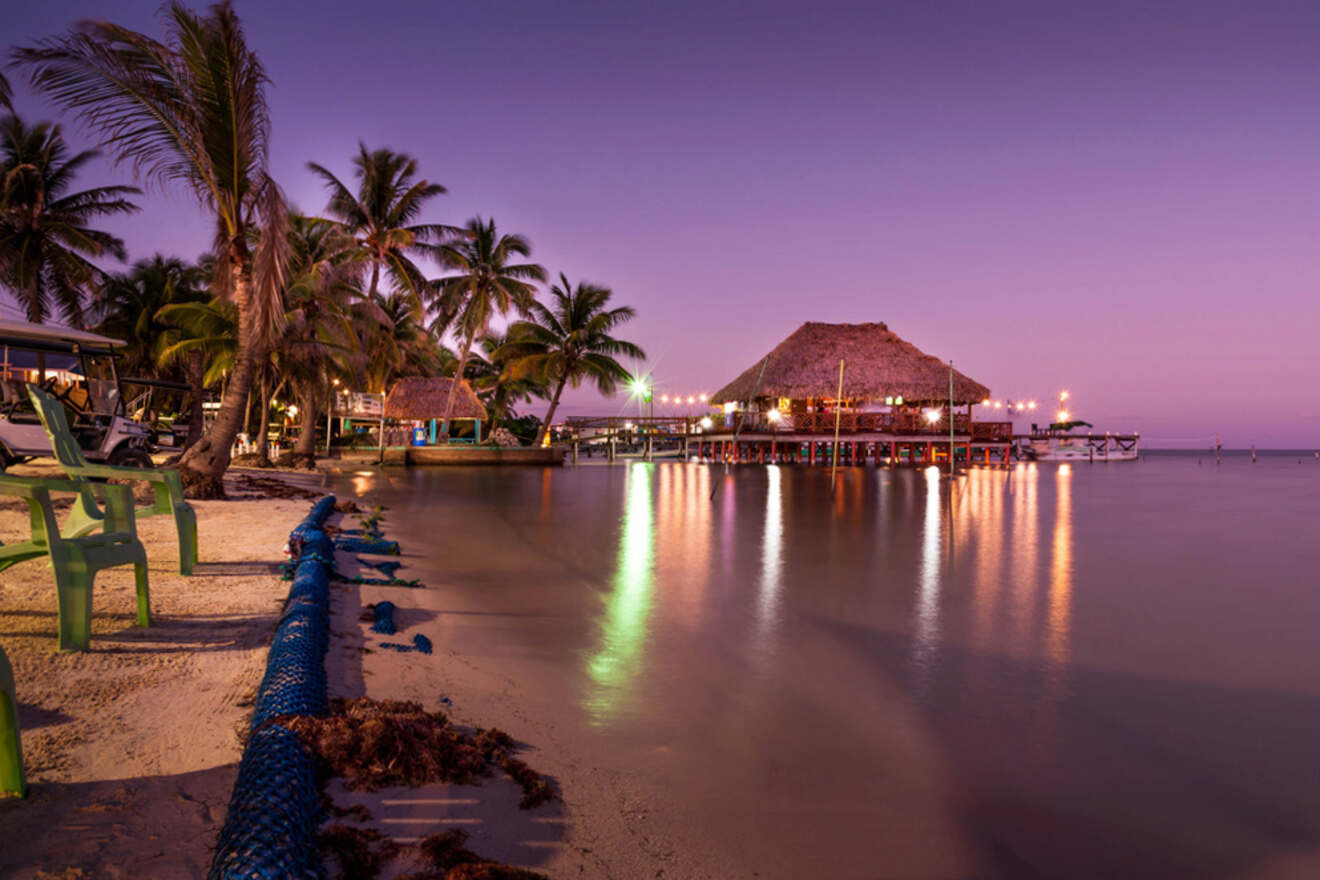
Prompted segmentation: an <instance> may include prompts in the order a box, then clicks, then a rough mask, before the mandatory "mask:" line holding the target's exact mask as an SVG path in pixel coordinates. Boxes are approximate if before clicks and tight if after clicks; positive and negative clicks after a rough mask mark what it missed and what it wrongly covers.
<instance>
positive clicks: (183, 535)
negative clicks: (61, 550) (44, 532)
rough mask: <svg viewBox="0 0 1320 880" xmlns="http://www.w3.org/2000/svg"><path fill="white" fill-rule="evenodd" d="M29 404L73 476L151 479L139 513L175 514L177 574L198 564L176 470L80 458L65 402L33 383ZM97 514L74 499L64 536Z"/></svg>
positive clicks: (78, 531)
mask: <svg viewBox="0 0 1320 880" xmlns="http://www.w3.org/2000/svg"><path fill="white" fill-rule="evenodd" d="M27 390H28V396H29V397H31V398H32V405H33V406H34V407H36V410H37V415H38V416H40V417H41V424H43V425H45V427H46V435H47V436H48V437H50V445H51V449H52V450H54V452H55V459H56V460H57V461H58V462H59V463H60V467H61V468H63V469H64V473H66V474H68V475H69V476H70V477H73V478H75V479H78V478H81V479H108V480H115V479H118V480H141V481H142V482H146V483H150V484H151V488H152V490H153V491H154V492H155V496H156V497H155V500H154V501H153V502H152V503H151V504H149V505H147V506H146V507H140V508H138V510H137V515H138V516H139V517H143V516H160V515H162V514H169V515H171V516H173V517H174V528H175V531H176V532H177V533H178V535H179V574H184V575H188V574H192V572H193V566H194V565H196V564H197V514H195V513H194V512H193V509H192V505H190V504H189V503H188V502H186V501H184V500H183V483H182V481H181V480H180V479H179V472H178V471H174V470H169V469H167V468H133V467H115V466H114V465H108V464H92V463H90V462H89V461H87V459H85V458H83V454H82V448H81V447H80V446H79V445H78V441H77V440H75V439H74V437H73V432H72V431H70V430H69V421H68V418H67V417H66V416H65V414H64V406H63V405H62V404H61V403H60V402H59V401H58V400H56V399H55V398H54V397H52V396H51V395H50V394H48V393H47V392H45V391H42V390H41V389H40V388H38V387H37V386H35V385H32V384H29V385H28V387H27ZM100 519H101V517H100V515H99V514H98V513H97V511H95V510H94V509H92V508H89V507H87V506H86V505H84V504H82V502H81V501H79V502H76V503H75V504H74V506H73V512H72V513H70V514H69V518H68V520H67V521H66V522H65V523H64V535H65V537H72V538H76V537H79V536H81V535H86V534H88V533H89V532H92V531H94V530H95V529H97V528H99V527H100Z"/></svg>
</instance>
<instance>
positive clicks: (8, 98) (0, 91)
mask: <svg viewBox="0 0 1320 880" xmlns="http://www.w3.org/2000/svg"><path fill="white" fill-rule="evenodd" d="M0 107H3V108H5V109H6V110H8V111H9V112H10V113H13V112H14V90H13V89H12V88H10V85H9V80H7V79H5V75H4V74H3V73H0Z"/></svg>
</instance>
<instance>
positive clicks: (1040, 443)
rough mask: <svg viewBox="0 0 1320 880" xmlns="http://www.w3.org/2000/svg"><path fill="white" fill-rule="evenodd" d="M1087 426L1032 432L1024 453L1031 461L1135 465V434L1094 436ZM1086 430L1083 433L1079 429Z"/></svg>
mask: <svg viewBox="0 0 1320 880" xmlns="http://www.w3.org/2000/svg"><path fill="white" fill-rule="evenodd" d="M1091 427H1092V426H1091V425H1090V424H1088V423H1087V422H1062V423H1058V422H1056V423H1055V424H1053V425H1050V426H1049V428H1047V429H1045V430H1038V429H1034V426H1033V430H1032V432H1031V437H1030V442H1029V444H1028V445H1027V446H1026V447H1025V448H1024V449H1023V452H1024V453H1025V454H1026V456H1027V458H1030V459H1032V460H1033V461H1136V460H1137V456H1138V454H1139V449H1138V440H1139V438H1140V435H1138V434H1111V433H1109V432H1105V433H1104V434H1097V433H1094V432H1093V431H1091V430H1090V429H1091ZM1083 428H1085V429H1087V430H1086V433H1082V432H1081V429H1083Z"/></svg>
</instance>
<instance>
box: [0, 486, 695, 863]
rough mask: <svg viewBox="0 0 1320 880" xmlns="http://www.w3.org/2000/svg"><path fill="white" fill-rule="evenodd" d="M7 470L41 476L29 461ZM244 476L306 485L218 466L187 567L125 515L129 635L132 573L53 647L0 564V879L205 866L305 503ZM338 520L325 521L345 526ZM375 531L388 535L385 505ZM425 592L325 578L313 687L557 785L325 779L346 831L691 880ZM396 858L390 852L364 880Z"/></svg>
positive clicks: (44, 621)
mask: <svg viewBox="0 0 1320 880" xmlns="http://www.w3.org/2000/svg"><path fill="white" fill-rule="evenodd" d="M15 470H16V471H17V472H24V473H31V474H37V473H41V474H45V473H48V472H49V469H48V468H45V467H43V466H41V465H28V466H24V467H22V468H16V469H15ZM252 476H255V477H256V478H257V479H258V480H270V479H280V480H291V481H292V482H293V483H299V484H302V485H306V486H311V485H314V484H315V483H316V482H318V481H319V478H317V477H315V476H309V475H306V474H305V473H304V474H303V475H301V476H296V475H293V474H289V473H283V474H279V475H278V476H277V475H276V474H275V472H271V471H265V472H261V473H257V474H254V473H253V472H243V471H238V472H235V473H234V474H232V475H231V478H230V493H231V499H230V500H227V501H210V502H195V503H194V504H195V508H196V511H197V516H198V522H199V528H200V535H201V558H200V562H199V565H198V567H197V573H196V574H195V575H194V576H193V577H190V578H183V577H181V576H180V575H179V574H178V572H177V558H176V556H175V553H176V550H175V543H174V535H173V524H172V523H171V522H169V521H168V520H166V519H164V518H159V517H158V518H148V519H144V520H141V521H140V522H139V524H138V529H139V535H140V537H141V538H142V541H143V543H144V545H145V546H146V547H147V552H148V558H149V566H150V577H151V602H152V612H153V625H152V626H151V627H150V628H148V629H140V628H138V627H136V626H135V625H134V608H135V606H134V598H133V582H132V575H131V570H129V569H124V570H113V569H112V570H109V571H106V572H103V573H102V574H101V575H100V576H99V577H98V578H97V582H96V589H95V594H94V619H93V629H92V645H91V649H90V650H89V651H86V652H81V653H67V654H61V653H58V652H57V651H56V650H55V594H54V587H53V582H52V580H51V574H50V572H49V571H48V569H47V568H45V567H44V566H43V565H42V564H40V563H38V562H35V561H34V562H29V563H25V564H22V565H18V566H15V567H14V568H11V569H9V570H8V571H6V572H5V573H4V589H3V590H0V644H3V645H4V648H5V651H6V653H7V654H8V656H9V658H10V660H11V662H12V664H13V666H14V672H15V678H16V681H17V687H18V699H19V712H20V722H21V725H22V743H23V750H24V759H25V764H26V768H27V775H28V782H29V786H30V792H29V795H28V797H27V798H26V799H24V800H22V801H7V802H0V875H3V876H5V877H13V878H16V880H25V878H31V880H49V878H61V880H63V878H93V877H95V878H102V877H104V878H129V877H200V876H203V875H204V874H205V872H206V869H207V866H208V864H209V861H210V857H211V852H212V848H213V846H214V843H215V838H216V835H217V833H218V832H219V829H220V827H221V825H222V824H223V822H224V816H225V809H226V805H227V803H228V799H229V796H230V792H231V789H232V786H233V782H234V778H235V775H236V772H237V764H238V761H239V759H240V757H241V755H242V748H243V738H244V736H245V735H246V730H247V724H248V720H249V718H250V717H251V709H252V700H253V698H254V696H255V693H256V688H257V685H258V683H259V682H260V680H261V677H262V674H263V671H264V668H265V662H266V653H267V649H268V647H269V644H270V638H271V635H272V631H273V628H274V625H275V622H276V620H277V615H278V612H279V609H280V607H281V605H282V603H283V601H284V599H285V596H286V595H287V593H288V586H289V585H288V583H287V582H285V581H282V580H280V578H279V565H280V562H281V561H282V549H283V546H284V542H285V539H286V537H287V535H288V533H289V531H290V530H291V529H292V528H293V527H294V525H296V524H297V523H298V521H300V520H301V519H302V517H303V516H305V515H306V513H307V510H308V507H309V504H310V501H308V500H304V499H298V500H287V499H279V498H269V497H257V496H256V495H254V494H252V488H251V483H250V482H249V480H250V478H251V477H252ZM356 520H357V518H356V517H354V516H351V515H349V516H336V517H334V518H332V521H331V522H332V525H339V526H342V527H351V526H354V525H356V524H357V523H356ZM384 527H385V531H386V534H387V535H389V533H390V522H389V519H388V518H387V519H386V521H385V524H384ZM26 528H27V525H26V511H25V509H22V508H20V507H19V505H18V504H17V503H15V502H14V501H11V500H6V501H4V502H3V503H0V541H6V542H8V541H12V540H20V539H24V538H26V537H27V535H26V531H25V530H26ZM423 551H425V552H429V550H428V548H420V547H419V548H408V547H405V548H404V555H403V557H402V561H403V563H404V566H403V568H402V569H400V572H399V575H400V577H403V578H410V577H413V576H415V575H416V574H417V572H418V571H419V566H418V565H417V563H419V562H421V561H422V557H423V556H424V555H425V552H423ZM338 556H339V558H338V560H337V567H338V569H339V570H340V571H341V573H343V574H345V575H348V576H350V577H351V576H352V575H355V574H363V575H366V576H371V575H372V574H378V573H377V572H374V570H372V569H371V568H370V567H369V566H367V565H364V564H363V562H362V561H361V560H362V559H370V557H362V558H359V557H355V556H353V555H350V554H346V553H343V552H342V551H341V552H340V553H339V554H338ZM421 568H422V569H424V568H425V566H422V567H421ZM432 580H434V579H432ZM425 586H426V589H413V588H408V587H398V586H391V587H387V586H365V585H357V584H342V583H340V584H334V585H333V586H332V591H331V592H332V599H331V602H332V611H331V613H332V641H331V646H330V650H329V653H328V655H327V658H326V668H327V672H328V674H329V680H330V695H331V696H332V697H358V696H369V697H372V698H375V699H408V700H416V701H418V702H420V703H422V704H423V706H424V707H425V708H426V709H427V710H430V711H444V712H447V713H449V715H450V717H451V718H452V720H453V721H454V722H455V723H456V724H458V725H460V726H464V727H468V728H476V727H490V726H497V727H500V728H502V729H504V730H506V731H508V732H509V733H510V734H511V735H512V736H513V737H514V738H515V740H516V741H517V742H518V746H519V751H518V756H519V757H520V758H521V759H523V760H525V761H527V762H528V763H529V764H530V765H531V766H532V767H533V768H534V769H536V770H538V771H541V772H543V773H545V774H546V775H547V776H548V777H549V778H550V780H551V781H552V783H553V784H554V786H555V788H556V791H557V793H558V794H559V795H560V796H559V797H557V798H556V799H555V800H554V801H552V802H551V803H549V804H543V805H541V806H539V807H536V808H534V809H531V810H521V809H519V807H518V803H519V798H520V790H519V788H518V786H517V785H516V784H515V783H514V782H513V781H512V780H511V779H509V778H508V777H507V776H503V775H498V778H492V779H488V780H485V781H483V783H482V784H480V785H452V784H436V785H431V786H425V787H421V788H411V789H408V788H389V789H384V790H381V791H376V792H348V791H345V790H344V789H343V786H342V785H341V784H339V783H338V782H332V783H331V784H330V786H329V788H328V791H329V793H330V794H331V795H332V797H333V799H334V801H335V803H336V805H337V806H339V807H352V806H354V805H359V804H360V805H362V806H365V807H366V808H367V809H368V810H369V811H370V813H371V815H372V817H373V818H372V820H371V821H369V822H367V823H366V824H365V826H364V827H372V828H375V829H378V830H380V831H381V832H382V833H384V834H385V835H387V836H389V837H392V838H394V839H396V840H399V841H401V842H405V843H406V842H411V841H415V840H417V839H419V838H421V837H423V836H425V835H427V834H432V833H436V832H442V831H446V830H451V829H455V828H457V829H461V830H463V831H464V832H466V833H467V834H468V835H469V842H468V847H469V848H470V849H472V850H473V851H475V852H477V853H479V854H480V855H481V856H483V857H486V858H490V859H494V860H498V861H501V862H506V863H509V864H513V865H518V866H521V867H525V868H528V869H531V870H535V871H539V872H543V873H545V874H548V875H549V876H552V877H561V876H564V877H567V876H572V877H586V878H597V877H599V878H605V877H616V876H652V875H657V874H659V873H663V874H665V875H667V876H685V877H687V876H691V877H700V876H710V875H708V874H706V873H705V872H702V871H700V870H698V869H697V868H696V867H695V866H691V865H689V866H687V868H686V869H684V870H679V871H677V872H676V871H675V867H676V866H678V865H679V864H680V861H679V859H678V857H677V855H676V854H675V853H674V852H673V851H672V849H671V848H670V847H668V846H667V845H666V844H665V843H664V841H663V839H662V837H658V836H657V835H656V833H655V829H647V823H646V813H647V809H646V806H645V805H644V804H643V803H641V802H640V800H638V799H637V798H635V797H630V796H629V794H628V790H627V787H626V786H625V785H623V784H622V783H621V782H620V781H619V780H617V779H615V778H614V777H613V776H611V775H609V774H608V773H604V772H603V771H600V770H599V769H598V768H593V767H591V766H589V765H584V764H583V756H582V754H581V750H580V749H579V748H577V746H578V745H580V744H573V743H561V742H557V741H556V739H555V724H554V723H553V718H554V713H553V712H547V713H545V714H546V717H544V718H543V717H538V715H540V714H541V711H540V710H545V709H547V708H549V707H539V709H538V708H529V707H535V706H536V700H535V697H534V695H532V694H530V693H528V692H527V690H526V685H525V684H524V683H520V682H517V681H514V680H513V679H512V678H510V677H509V676H507V675H506V674H504V673H502V672H501V669H502V668H503V667H502V666H501V664H498V663H495V664H492V663H489V662H483V661H482V660H481V659H480V658H467V657H463V656H460V655H459V654H457V653H456V652H455V651H453V650H452V649H449V648H447V647H446V646H445V638H446V633H447V631H448V629H449V626H447V625H445V624H444V623H443V621H444V620H445V619H447V618H448V619H452V617H450V616H449V615H447V614H446V613H445V612H447V611H452V610H454V608H453V607H451V606H454V605H455V603H456V602H459V603H460V604H461V601H460V600H458V599H457V597H456V596H455V595H454V594H453V593H452V592H451V591H448V590H446V589H445V586H446V585H445V584H443V583H427V584H426V585H425ZM383 600H389V601H392V602H394V603H395V605H396V606H397V608H398V610H397V612H396V620H397V624H398V627H399V631H398V634H397V635H396V636H390V637H386V636H381V635H379V634H377V633H373V632H371V629H370V624H369V623H368V622H365V621H363V620H361V619H360V617H361V615H362V612H363V609H364V608H366V607H368V605H369V604H370V603H375V602H380V601H383ZM418 632H424V633H425V634H427V635H428V637H430V638H431V639H432V641H433V642H434V644H435V651H434V653H432V654H430V655H425V654H421V653H417V652H409V653H398V652H395V651H391V650H386V649H382V648H381V647H380V643H382V642H396V643H398V642H408V641H409V640H410V639H411V638H412V637H413V635H414V634H415V633H418ZM547 718H548V719H550V720H547ZM570 818H572V820H573V821H570ZM344 821H346V820H344V819H340V818H336V819H332V820H330V822H341V823H342V822H344ZM328 824H329V823H328ZM410 867H415V865H412V864H411V863H410V862H409V861H408V860H406V859H400V860H398V861H397V863H396V864H394V865H393V866H391V868H389V869H387V870H386V871H384V872H382V874H381V877H383V878H386V880H388V878H391V877H394V876H397V875H398V874H400V873H402V872H404V871H406V870H408V869H409V868H410Z"/></svg>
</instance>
